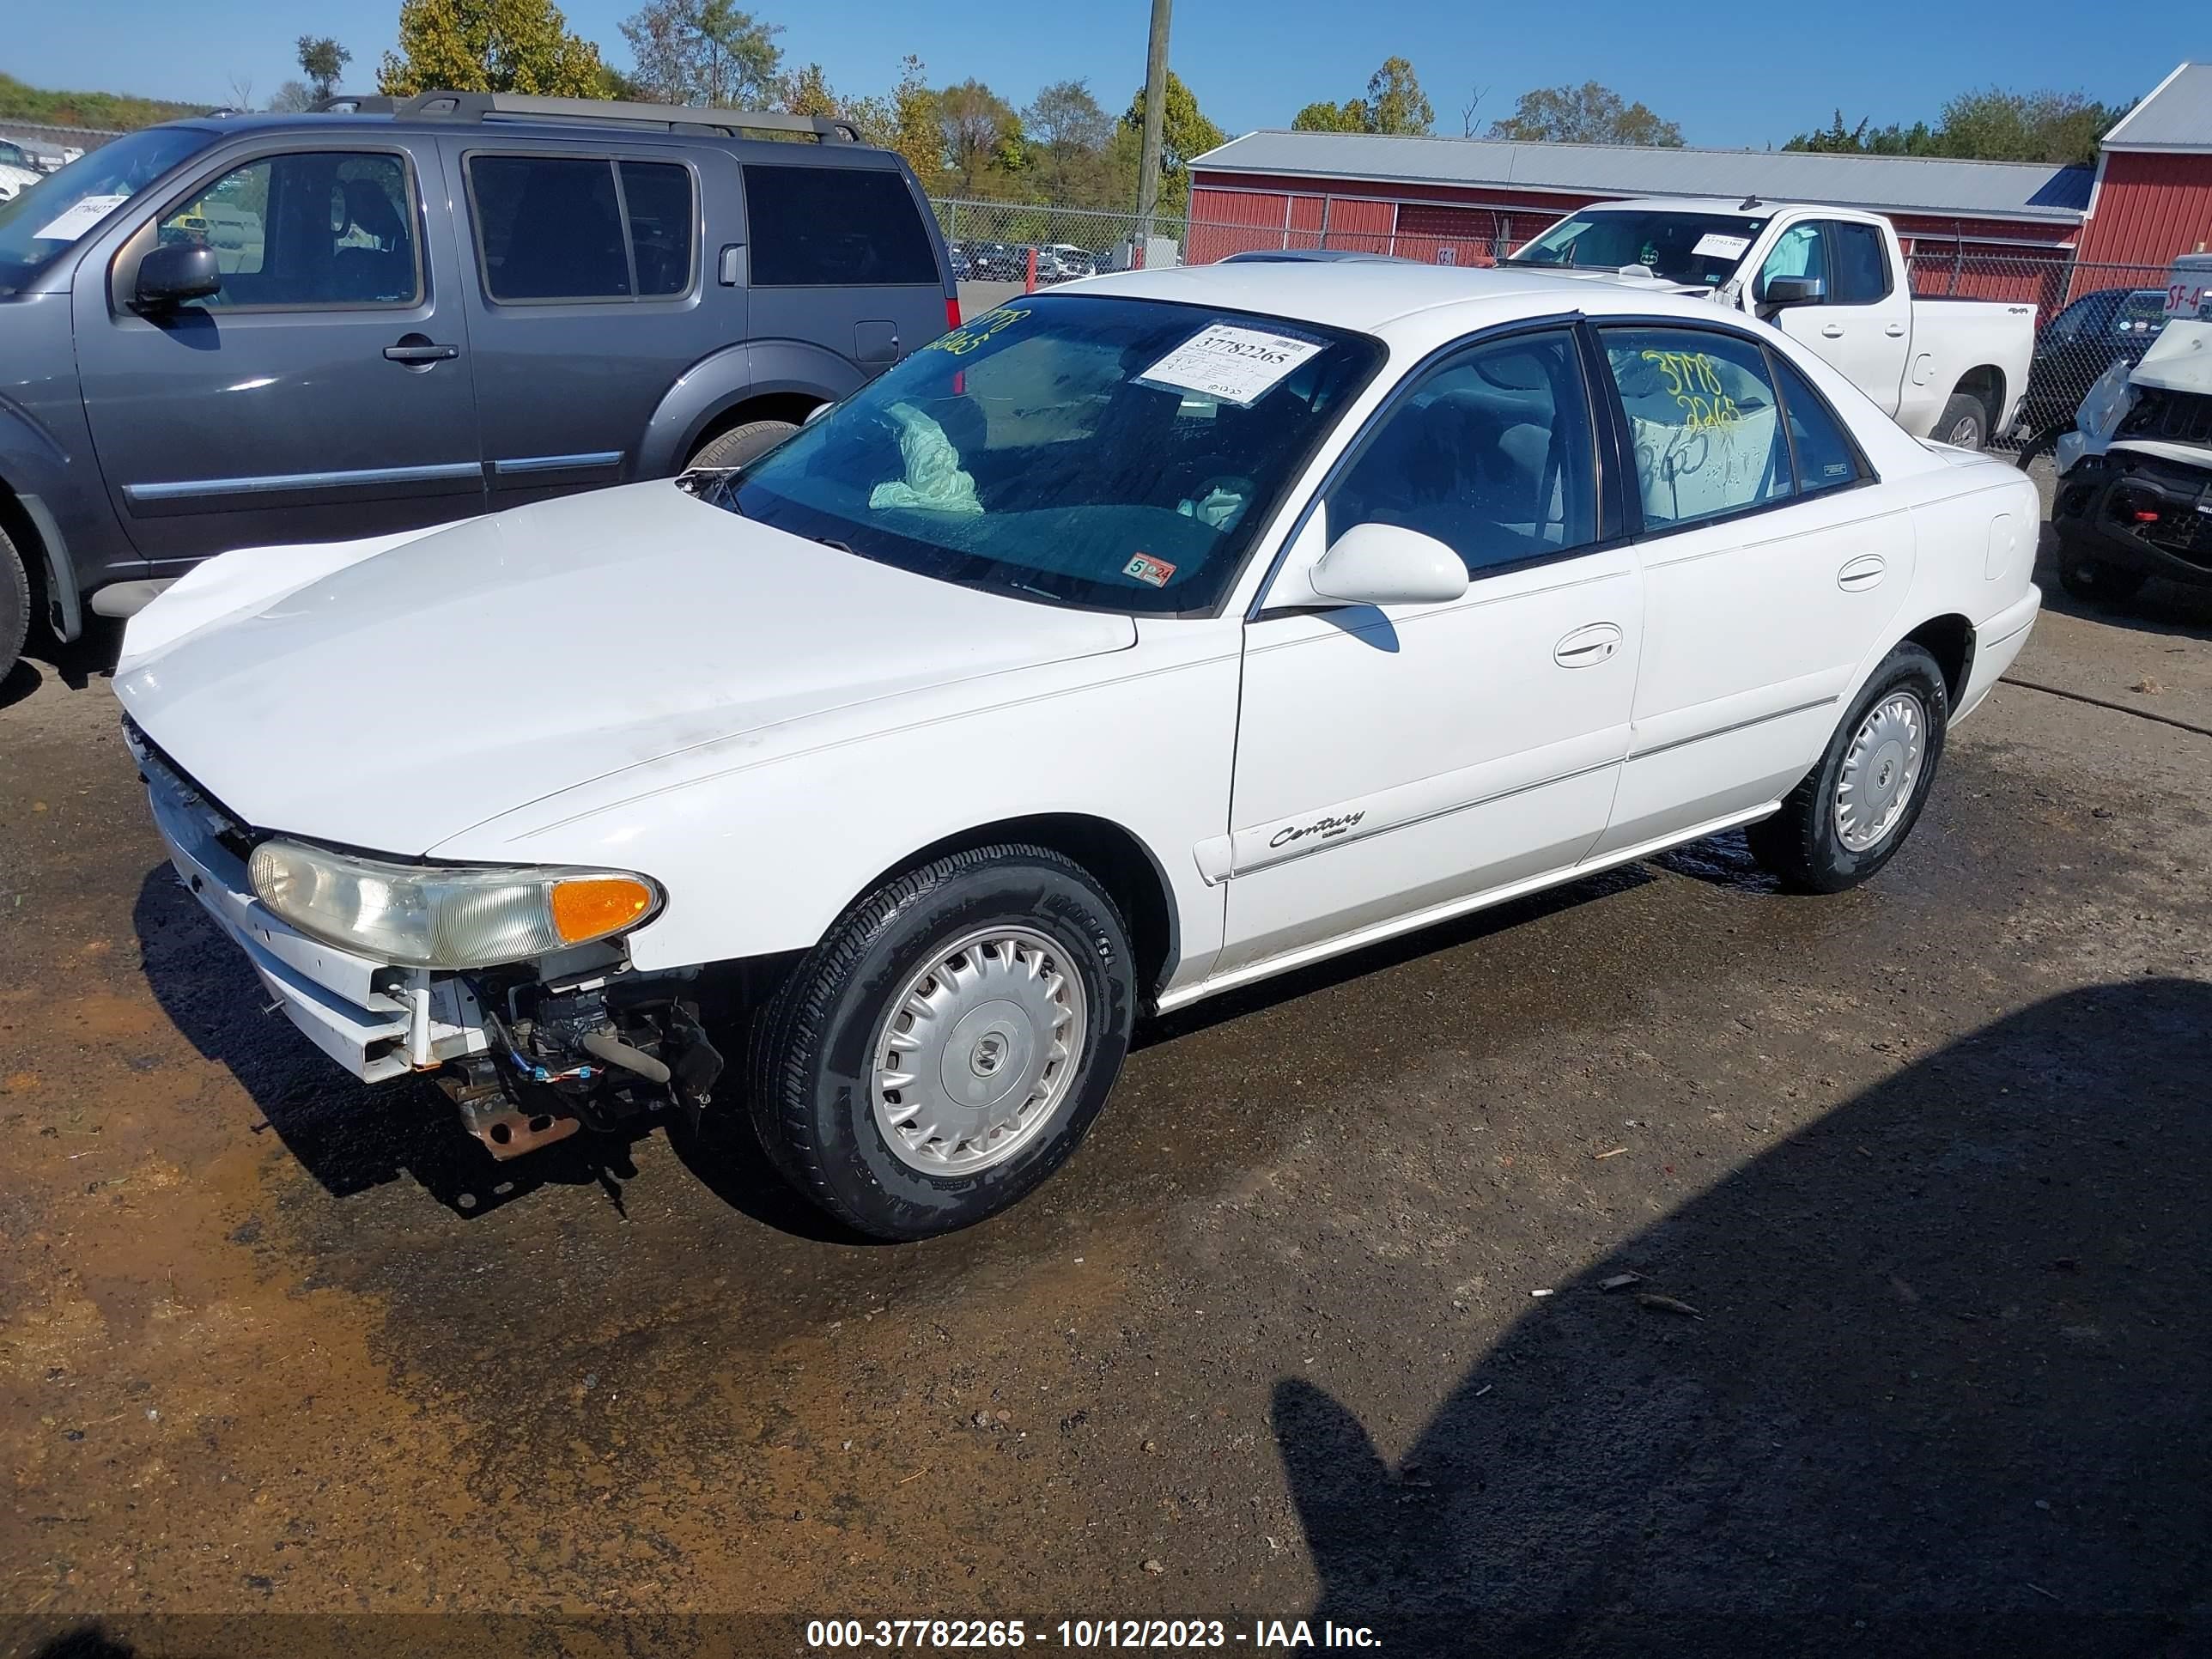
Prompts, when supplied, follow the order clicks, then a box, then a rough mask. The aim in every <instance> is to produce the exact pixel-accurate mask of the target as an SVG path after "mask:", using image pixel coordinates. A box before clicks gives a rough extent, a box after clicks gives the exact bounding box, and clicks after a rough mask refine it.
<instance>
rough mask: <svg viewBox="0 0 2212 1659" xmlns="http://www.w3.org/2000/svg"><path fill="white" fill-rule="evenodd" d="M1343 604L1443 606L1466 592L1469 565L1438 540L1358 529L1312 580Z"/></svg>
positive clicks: (1390, 527) (1395, 530)
mask: <svg viewBox="0 0 2212 1659" xmlns="http://www.w3.org/2000/svg"><path fill="white" fill-rule="evenodd" d="M1308 580H1310V582H1311V584H1312V586H1313V591H1314V592H1316V594H1318V595H1319V596H1320V597H1321V598H1322V599H1334V601H1336V603H1338V604H1339V605H1441V604H1443V603H1444V602H1445V601H1447V600H1450V599H1458V598H1459V597H1460V596H1461V595H1462V594H1463V593H1465V592H1467V566H1466V564H1465V563H1463V562H1462V561H1461V559H1460V556H1459V555H1458V554H1456V553H1455V552H1453V551H1452V550H1451V549H1449V547H1446V546H1445V545H1444V544H1443V543H1442V542H1440V541H1438V540H1437V538H1435V537H1434V536H1425V535H1423V534H1422V533H1421V532H1419V531H1418V530H1407V529H1406V528H1404V527H1403V526H1400V525H1395V524H1356V525H1354V526H1352V528H1351V529H1349V530H1347V531H1346V532H1344V534H1342V535H1341V536H1339V537H1338V538H1336V540H1335V541H1334V543H1332V544H1330V546H1329V550H1328V552H1326V553H1324V554H1322V556H1321V561H1320V562H1319V563H1317V564H1316V565H1315V566H1314V568H1313V572H1312V574H1311V575H1310V577H1309V578H1308Z"/></svg>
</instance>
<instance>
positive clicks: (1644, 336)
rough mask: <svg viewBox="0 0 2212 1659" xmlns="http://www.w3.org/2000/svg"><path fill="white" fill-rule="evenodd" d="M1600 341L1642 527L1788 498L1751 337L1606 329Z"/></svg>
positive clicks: (1769, 386)
mask: <svg viewBox="0 0 2212 1659" xmlns="http://www.w3.org/2000/svg"><path fill="white" fill-rule="evenodd" d="M1600 337H1601V339H1602V340H1603V341H1604V343H1605V356H1606V362H1607V364H1608V365H1610V367H1611V368H1612V370H1613V381H1614V383H1615V384H1616V385H1617V386H1619V387H1620V403H1621V408H1622V410H1623V412H1624V413H1626V416H1628V433H1629V440H1630V443H1631V445H1632V448H1633V450H1634V453H1635V461H1636V483H1637V489H1638V492H1639V493H1640V495H1641V496H1642V499H1643V502H1644V526H1645V528H1646V529H1650V530H1665V529H1669V528H1671V527H1673V526H1676V525H1684V524H1691V523H1694V522H1696V521H1697V520H1700V519H1713V518H1718V517H1720V516H1721V515H1722V514H1723V513H1741V512H1743V511H1745V510H1746V509H1747V508H1750V507H1760V506H1764V505H1765V504H1766V503H1767V502H1769V501H1778V500H1781V499H1783V498H1784V497H1786V496H1788V495H1790V489H1791V483H1792V480H1791V474H1790V446H1789V442H1788V441H1787V440H1786V439H1785V438H1784V436H1783V431H1782V422H1781V419H1780V404H1779V400H1778V398H1776V396H1775V393H1774V386H1773V382H1772V380H1771V379H1770V378H1769V371H1768V369H1767V366H1766V353H1765V349H1763V348H1761V346H1760V345H1759V343H1758V342H1757V341H1756V340H1750V339H1746V338H1744V337H1742V336H1741V335H1737V334H1723V333H1718V332H1716V331H1710V330H1705V329H1688V328H1608V329H1603V330H1601V331H1600Z"/></svg>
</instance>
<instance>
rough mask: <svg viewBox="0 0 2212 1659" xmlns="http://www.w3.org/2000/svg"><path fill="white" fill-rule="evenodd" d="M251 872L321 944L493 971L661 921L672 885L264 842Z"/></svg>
mask: <svg viewBox="0 0 2212 1659" xmlns="http://www.w3.org/2000/svg"><path fill="white" fill-rule="evenodd" d="M246 876H247V878H248V879H249V880H251V881H252V884H253V890H254V891H255V892H256V893H257V894H258V895H259V896H260V898H261V902H263V903H264V904H265V905H267V906H268V907H269V908H270V909H271V910H273V911H275V912H276V914H277V915H280V916H282V917H283V919H284V920H285V921H288V922H289V923H291V924H292V926H293V927H296V928H298V929H299V930H300V931H301V933H307V934H308V935H310V936H312V937H313V938H315V939H322V940H324V941H325V943H327V944H331V945H337V947H338V948H339V949H341V950H344V951H356V952H358V953H359V954H361V955H362V956H366V957H375V958H377V959H378V960H380V961H383V962H390V963H398V964H400V965H403V966H405V967H410V968H489V967H491V966H494V965H495V964H496V963H504V962H521V961H525V960H526V959H528V958H529V957H539V956H544V955H545V954H546V953H547V952H548V951H559V950H564V949H566V948H567V947H568V946H569V945H587V944H589V943H591V942H592V940H593V939H606V938H609V937H611V936H612V935H613V934H616V933H622V932H623V931H624V930H625V929H627V928H630V927H636V926H637V925H638V924H639V923H641V922H643V921H647V920H649V919H650V918H651V917H652V916H653V913H654V912H655V911H657V910H659V908H660V899H661V895H660V890H659V888H658V887H657V886H655V885H654V884H653V883H652V882H650V881H647V879H646V878H644V877H642V876H636V875H631V874H629V873H628V872H624V871H621V870H570V869H501V868H496V867H489V866H466V865H447V866H438V865H417V864H386V863H384V862H383V861H381V860H377V859H366V858H356V857H354V856H352V855H350V854H344V853H332V852H329V851H326V850H325V849H324V848H319V847H309V846H306V845H304V844H303V843H301V842H296V841H283V840H271V841H264V842H262V843H261V844H260V845H259V846H258V847H257V848H254V849H253V856H252V859H251V860H249V861H248V862H247V864H246Z"/></svg>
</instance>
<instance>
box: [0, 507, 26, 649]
mask: <svg viewBox="0 0 2212 1659" xmlns="http://www.w3.org/2000/svg"><path fill="white" fill-rule="evenodd" d="M30 632H31V578H30V574H29V572H27V571H26V570H25V569H24V568H23V559H22V556H21V554H19V553H18V552H16V550H15V543H13V542H11V541H9V539H8V532H6V531H4V530H0V679H5V678H7V677H8V673H9V670H11V669H12V668H14V667H15V659H17V658H18V657H21V655H22V654H23V641H25V640H26V639H27V638H29V637H30Z"/></svg>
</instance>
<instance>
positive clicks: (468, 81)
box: [376, 0, 607, 98]
mask: <svg viewBox="0 0 2212 1659" xmlns="http://www.w3.org/2000/svg"><path fill="white" fill-rule="evenodd" d="M376 84H377V87H378V89H379V90H380V91H383V92H386V93H388V94H392V95H393V96H396V97H398V96H410V95H412V94H415V93H418V92H428V91H431V90H433V89H435V88H452V89H453V90H454V91H457V92H526V93H535V94H540V95H543V96H548V97H556V98H602V97H605V96H606V94H607V82H606V79H605V66H604V65H603V64H601V63H600V62H599V48H598V47H597V46H593V45H592V43H591V42H590V41H588V40H584V39H582V38H581V37H580V36H577V35H574V34H571V33H568V19H567V18H566V17H564V16H562V14H561V9H560V8H559V7H558V6H556V5H554V4H553V3H552V0H401V4H400V7H399V50H398V52H386V53H385V54H384V62H383V64H382V65H381V67H380V68H379V69H378V70H377V75H376Z"/></svg>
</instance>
